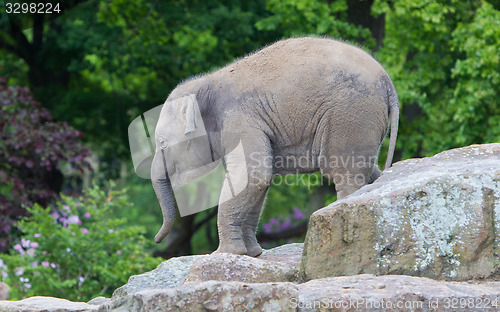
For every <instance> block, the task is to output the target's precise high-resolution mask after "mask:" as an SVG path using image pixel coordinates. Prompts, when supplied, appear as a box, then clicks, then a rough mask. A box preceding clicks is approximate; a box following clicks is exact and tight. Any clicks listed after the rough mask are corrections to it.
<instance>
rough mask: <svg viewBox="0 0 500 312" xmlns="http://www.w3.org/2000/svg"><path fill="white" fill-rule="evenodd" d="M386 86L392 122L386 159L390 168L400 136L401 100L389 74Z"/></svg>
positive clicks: (386, 165) (386, 164)
mask: <svg viewBox="0 0 500 312" xmlns="http://www.w3.org/2000/svg"><path fill="white" fill-rule="evenodd" d="M385 80H386V87H387V96H388V106H389V107H388V108H389V120H390V123H391V134H390V139H389V151H388V152H387V159H386V161H385V168H384V170H385V169H387V168H389V167H390V166H391V164H392V157H393V156H394V149H395V148H396V138H397V136H398V123H399V100H398V95H397V93H396V89H395V88H394V84H393V83H392V81H391V79H390V78H389V76H386V79H385Z"/></svg>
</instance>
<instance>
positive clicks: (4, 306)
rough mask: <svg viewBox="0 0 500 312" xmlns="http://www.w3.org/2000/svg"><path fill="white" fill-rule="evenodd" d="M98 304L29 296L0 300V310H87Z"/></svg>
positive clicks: (9, 311) (43, 311) (50, 311)
mask: <svg viewBox="0 0 500 312" xmlns="http://www.w3.org/2000/svg"><path fill="white" fill-rule="evenodd" d="M98 308H99V306H96V305H92V304H87V303H85V302H72V301H69V300H66V299H59V298H53V297H31V298H27V299H23V300H20V301H1V302H0V312H20V311H22V312H62V311H64V312H88V311H96V310H97V309H98Z"/></svg>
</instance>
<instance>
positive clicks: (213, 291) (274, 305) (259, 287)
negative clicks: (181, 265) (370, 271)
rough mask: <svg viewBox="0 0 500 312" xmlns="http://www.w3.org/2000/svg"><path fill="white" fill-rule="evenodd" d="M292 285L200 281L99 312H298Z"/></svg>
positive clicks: (125, 300) (127, 298)
mask: <svg viewBox="0 0 500 312" xmlns="http://www.w3.org/2000/svg"><path fill="white" fill-rule="evenodd" d="M297 296H298V293H297V285H295V284H293V283H242V282H219V281H208V282H201V283H200V282H197V283H185V284H184V285H182V286H179V287H176V288H166V289H148V290H143V291H139V292H136V293H134V294H130V295H128V296H125V297H121V298H117V299H115V300H113V301H112V302H110V303H106V304H104V305H101V306H100V307H99V311H101V312H108V311H116V312H118V311H120V312H121V311H123V312H125V311H126V312H139V311H140V312H153V311H192V312H196V311H295V309H293V308H291V307H290V302H291V301H292V298H297Z"/></svg>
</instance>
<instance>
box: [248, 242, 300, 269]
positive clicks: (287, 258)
mask: <svg viewBox="0 0 500 312" xmlns="http://www.w3.org/2000/svg"><path fill="white" fill-rule="evenodd" d="M303 249H304V244H303V243H292V244H286V245H282V246H278V247H275V248H272V249H267V250H264V251H263V252H262V254H261V255H260V256H258V257H257V259H261V260H268V261H274V262H279V263H283V264H286V265H288V266H291V267H294V268H299V267H300V260H301V258H302V250H303Z"/></svg>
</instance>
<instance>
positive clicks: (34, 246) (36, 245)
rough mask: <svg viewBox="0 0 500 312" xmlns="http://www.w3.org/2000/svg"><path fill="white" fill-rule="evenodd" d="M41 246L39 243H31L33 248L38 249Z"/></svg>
mask: <svg viewBox="0 0 500 312" xmlns="http://www.w3.org/2000/svg"><path fill="white" fill-rule="evenodd" d="M38 246H40V245H39V244H38V243H37V242H33V243H31V248H38Z"/></svg>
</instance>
